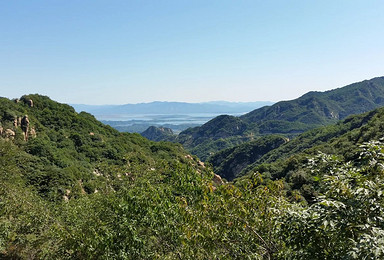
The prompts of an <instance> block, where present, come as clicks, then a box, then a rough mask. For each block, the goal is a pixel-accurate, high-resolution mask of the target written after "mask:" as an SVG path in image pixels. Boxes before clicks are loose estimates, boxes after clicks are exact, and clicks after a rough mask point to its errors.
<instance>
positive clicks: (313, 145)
mask: <svg viewBox="0 0 384 260" xmlns="http://www.w3.org/2000/svg"><path fill="white" fill-rule="evenodd" d="M29 99H31V100H33V104H34V106H33V107H30V106H29V105H28V102H27V100H29ZM26 114H28V116H29V119H30V125H29V127H30V128H34V129H35V130H36V136H33V135H32V134H31V135H30V136H29V138H28V140H27V141H25V140H24V138H23V131H22V130H21V129H20V127H19V126H18V123H17V120H16V124H15V125H14V119H15V117H16V119H18V118H20V117H21V116H24V115H26ZM383 117H384V109H378V110H375V111H372V112H370V113H367V114H363V115H359V116H353V117H350V118H348V119H346V120H344V121H343V122H340V123H338V124H337V125H335V126H329V127H323V128H319V129H316V130H311V131H309V132H307V133H305V134H302V135H300V136H299V137H298V138H297V139H293V140H291V141H289V142H287V139H286V138H283V137H281V136H270V137H263V138H259V139H255V140H254V141H252V142H251V144H252V145H251V146H248V145H241V146H239V147H237V148H233V149H230V150H226V151H223V152H222V157H220V156H217V157H212V158H213V159H215V160H221V158H230V157H231V155H236V156H235V157H236V158H235V157H234V160H235V161H234V162H236V163H235V164H242V163H244V165H245V164H248V163H249V162H254V163H257V165H255V167H256V168H246V169H247V170H249V171H248V173H247V174H246V175H245V176H243V177H242V178H239V179H236V181H235V182H229V183H227V182H221V181H220V179H219V178H218V177H217V176H215V175H214V174H213V172H212V169H211V168H210V167H209V166H204V164H203V163H202V162H201V161H199V160H198V159H197V158H196V157H193V156H191V155H189V154H187V153H186V152H185V151H184V150H183V148H182V147H181V145H178V144H172V143H166V142H159V143H156V142H152V141H149V140H147V139H145V138H143V137H141V136H140V135H137V134H127V133H119V132H117V131H116V130H114V129H112V128H111V127H108V126H105V125H103V124H101V123H99V122H98V121H97V120H95V119H94V118H93V116H91V115H89V114H87V113H80V114H77V113H76V112H74V110H73V109H72V108H71V107H69V106H67V105H62V104H59V103H56V102H54V101H52V100H50V99H49V98H47V97H43V96H39V95H29V96H25V97H23V99H21V101H20V102H19V103H16V102H13V101H10V100H8V99H1V100H0V121H1V126H2V127H3V129H11V130H13V131H14V132H15V136H7V135H6V134H5V132H3V134H2V137H1V138H0V258H1V259H340V258H345V259H362V258H364V257H367V258H370V259H380V258H382V257H383V254H384V243H383V242H382V241H384V240H383V235H384V231H383V230H384V223H383V221H382V215H383V207H384V200H383V196H382V194H383V190H384V168H383V163H384V144H383V143H381V142H380V141H370V140H380V137H381V133H382V132H383V129H384V125H383V123H382V122H383V120H382V119H383ZM230 120H232V119H229V121H230ZM236 129H237V128H234V129H233V130H236ZM366 141H370V142H366ZM361 144H362V145H361ZM271 146H275V147H276V148H275V149H273V148H274V147H272V148H271ZM319 150H320V151H323V153H320V154H319V152H318V151H319ZM225 153H226V154H225ZM324 153H327V154H332V155H326V154H324ZM255 158H256V160H255ZM311 158H312V159H311ZM276 159H278V160H276ZM217 162H218V163H219V165H220V167H222V168H223V169H224V168H225V167H226V165H228V163H229V161H217ZM233 166H235V165H233ZM241 172H243V171H241Z"/></svg>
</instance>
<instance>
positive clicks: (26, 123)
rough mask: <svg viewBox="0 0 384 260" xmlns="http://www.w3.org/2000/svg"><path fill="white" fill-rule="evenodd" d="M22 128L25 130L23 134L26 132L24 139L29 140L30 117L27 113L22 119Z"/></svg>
mask: <svg viewBox="0 0 384 260" xmlns="http://www.w3.org/2000/svg"><path fill="white" fill-rule="evenodd" d="M20 126H21V130H23V134H24V141H28V129H29V119H28V116H27V115H25V116H24V117H23V118H22V119H21V124H20Z"/></svg>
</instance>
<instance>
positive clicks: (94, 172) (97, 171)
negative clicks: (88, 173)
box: [93, 169, 103, 176]
mask: <svg viewBox="0 0 384 260" xmlns="http://www.w3.org/2000/svg"><path fill="white" fill-rule="evenodd" d="M93 174H94V175H96V176H101V175H103V174H102V173H101V172H99V170H98V169H94V170H93Z"/></svg>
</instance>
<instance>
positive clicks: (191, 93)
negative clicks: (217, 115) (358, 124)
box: [0, 0, 384, 104]
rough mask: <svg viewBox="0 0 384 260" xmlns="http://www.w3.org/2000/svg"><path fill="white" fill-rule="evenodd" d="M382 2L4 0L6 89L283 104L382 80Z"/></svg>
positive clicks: (1, 46) (82, 98)
mask: <svg viewBox="0 0 384 260" xmlns="http://www.w3.org/2000/svg"><path fill="white" fill-rule="evenodd" d="M383 13H384V1H374V0H372V1H371V0H369V1H367V0H364V1H354V0H345V1H342V0H340V1H339V0H336V1H335V0H333V1H326V0H322V1H317V0H316V1H315V0H313V1H311V0H306V1H304V0H303V1H298V0H291V1H287V0H280V1H277V0H276V1H273V0H271V1H269V0H268V1H266V0H262V1H261V0H253V1H243V0H233V1H227V0H218V1H207V0H204V1H200V0H193V1H191V0H174V1H165V0H164V1H160V0H153V1H150V0H148V1H145V0H140V1H139V0H138V1H128V0H124V1H114V0H104V1H101V0H65V1H64V0H61V1H59V0H49V1H41V0H40V1H39V0H34V1H31V0H24V1H23V0H17V1H11V0H7V1H0V89H1V92H0V96H5V97H9V98H13V97H19V96H21V95H23V94H28V93H40V94H43V95H48V96H50V97H51V98H52V99H55V100H57V101H60V102H65V103H85V104H124V103H139V102H149V101H154V100H160V101H187V102H201V101H210V100H227V101H259V100H269V101H279V100H288V99H293V98H296V97H299V96H300V95H302V94H304V93H306V92H308V91H311V90H318V91H322V90H328V89H332V88H336V87H341V86H344V85H347V84H350V83H353V82H357V81H361V80H364V79H370V78H373V77H377V76H384V33H383V27H384V15H383Z"/></svg>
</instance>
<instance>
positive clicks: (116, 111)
mask: <svg viewBox="0 0 384 260" xmlns="http://www.w3.org/2000/svg"><path fill="white" fill-rule="evenodd" d="M271 104H273V103H272V102H268V101H258V102H226V101H216V102H206V103H184V102H151V103H140V104H126V105H104V106H92V105H72V106H73V107H74V108H75V109H76V111H78V112H80V111H86V112H88V113H91V114H93V115H94V116H95V117H96V118H97V119H98V120H100V121H101V122H103V123H105V124H108V125H110V126H112V127H114V128H116V129H117V130H119V131H122V132H137V133H141V132H143V131H145V130H146V129H147V128H148V127H150V126H163V127H168V128H171V129H172V130H173V131H174V132H175V133H179V132H181V131H183V130H185V129H187V128H189V127H194V126H200V125H202V124H204V123H206V122H208V121H209V120H211V119H212V118H214V117H216V116H219V115H223V114H227V115H233V116H240V115H242V114H245V113H247V112H250V111H252V110H254V109H257V108H260V107H262V106H265V105H271Z"/></svg>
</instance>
